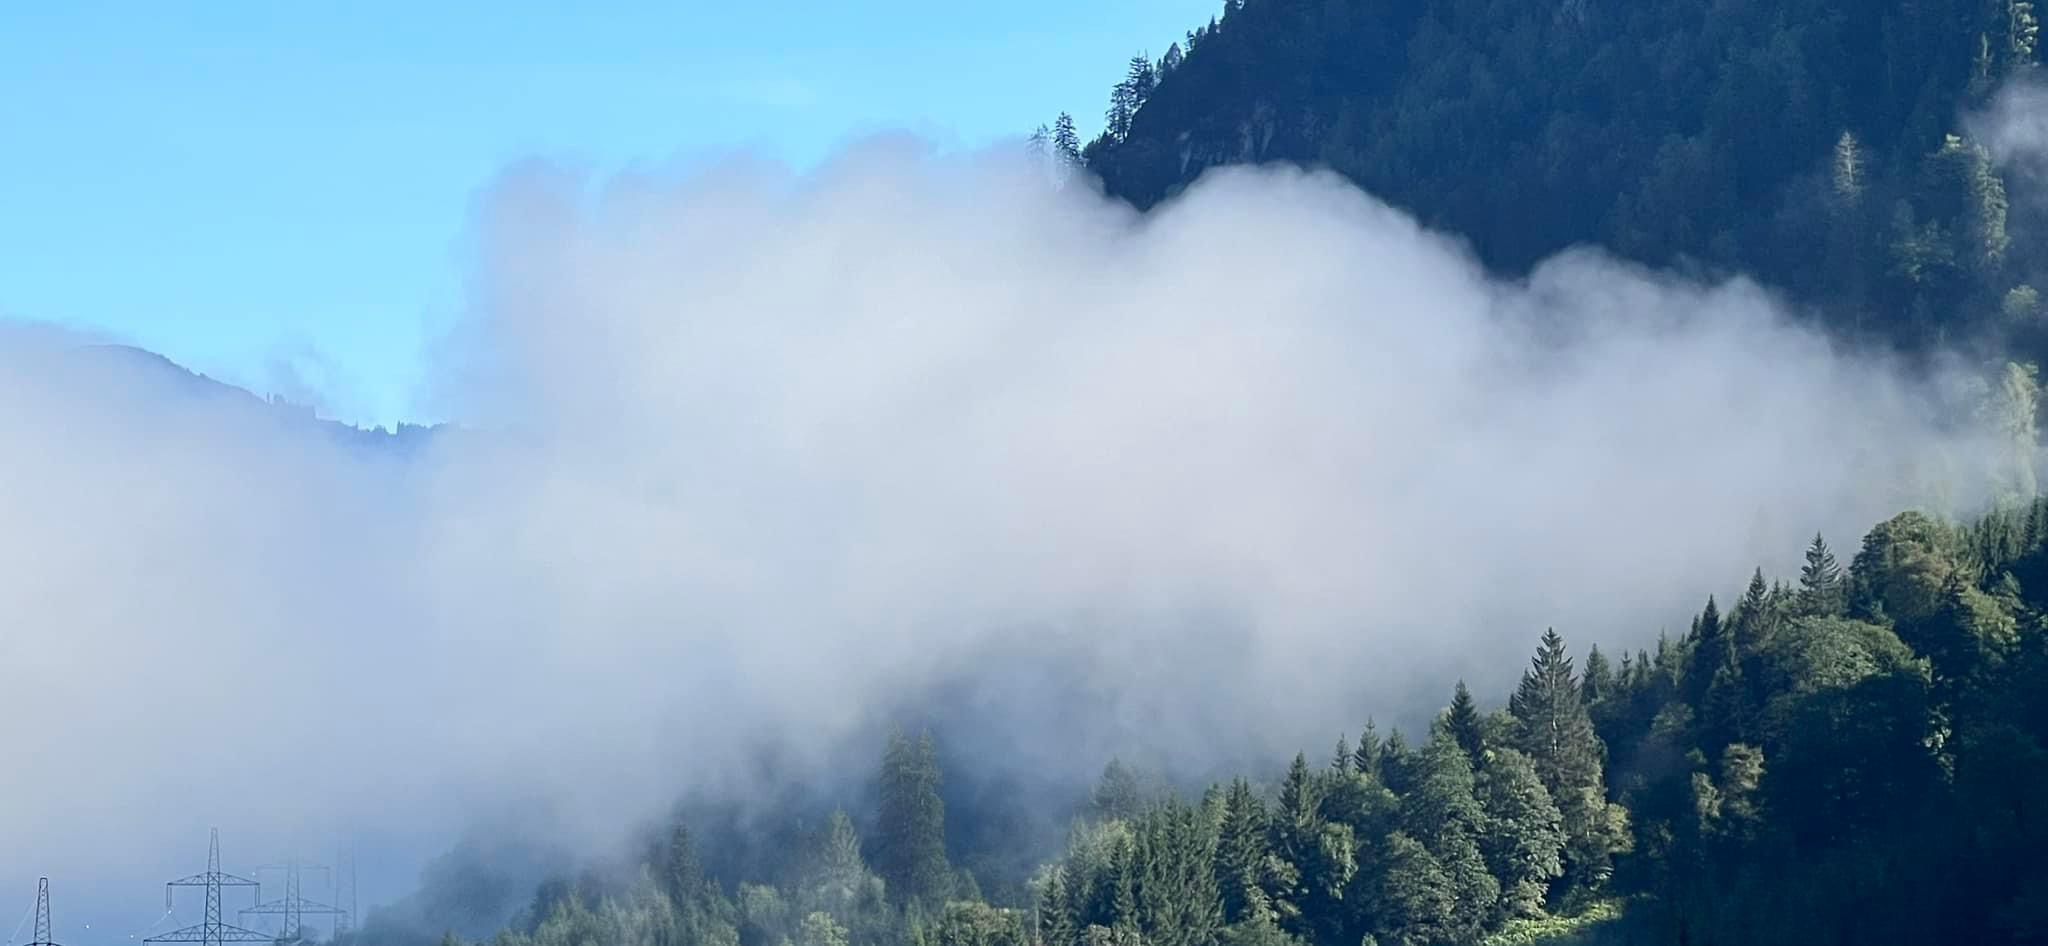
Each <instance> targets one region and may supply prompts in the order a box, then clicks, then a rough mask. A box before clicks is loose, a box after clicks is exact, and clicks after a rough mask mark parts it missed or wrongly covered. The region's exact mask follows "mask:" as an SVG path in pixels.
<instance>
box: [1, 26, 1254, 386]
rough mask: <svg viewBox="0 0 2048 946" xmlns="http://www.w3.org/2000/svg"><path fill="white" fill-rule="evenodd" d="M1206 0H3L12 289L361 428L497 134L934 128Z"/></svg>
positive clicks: (501, 144)
mask: <svg viewBox="0 0 2048 946" xmlns="http://www.w3.org/2000/svg"><path fill="white" fill-rule="evenodd" d="M1218 5H1219V4H1217V3H1212V2H1210V0H1127V2H1121V3H1111V4H1100V3H1095V2H1089V0H1032V2H1027V3H1017V4H1003V5H1000V6H998V5H991V4H985V3H975V2H960V0H955V2H932V0H867V2H862V3H850V2H824V0H816V2H812V3H794V2H785V0H735V2H729V3H719V4H712V3H703V2H698V0H682V2H672V3H657V2H631V3H624V2H621V3H590V4H569V3H540V2H512V0H497V2H491V3H480V2H466V0H463V2H436V3H395V2H338V0H325V2H321V0H287V2H277V0H269V2H213V3H205V2H194V3H165V2H132V3H105V2H90V0H86V2H73V3H6V4H0V316H4V317H12V318H19V319H30V320H36V321H51V322H57V323H61V324H67V325H74V326H80V327H85V328H89V329H96V330H101V331H105V332H108V333H112V334H114V335H115V336H117V337H120V338H122V339H124V340H128V341H132V342H134V343H136V344H140V345H142V346H144V347H147V348H151V349H153V350H156V351H160V352H162V353H164V354H166V355H168V356H170V357H171V358H173V359H175V360H177V361H180V362H182V363H184V364H186V365H187V366H189V367H192V368H194V369H196V370H200V371H204V372H206V373H208V374H212V375H214V376H216V377H222V378H226V379H228V380H232V381H235V382H237V383H242V384H245V385H248V386H250V387H253V388H255V389H258V390H259V391H278V392H281V393H286V394H291V395H297V396H301V397H304V396H307V393H308V392H306V391H303V390H296V389H295V387H296V386H295V383H294V382H293V380H292V379H294V378H303V379H304V380H305V381H306V382H307V383H308V384H309V385H310V387H311V388H312V389H313V390H314V391H316V392H317V393H318V396H319V400H320V401H321V402H322V406H323V408H324V411H325V412H326V413H329V414H332V415H334V416H338V417H340V418H342V419H345V420H350V421H353V422H358V423H377V424H388V423H391V422H393V421H395V420H398V419H433V418H421V417H420V416H419V415H418V414H416V413H415V408H414V405H413V403H412V395H413V391H414V389H415V387H416V385H417V383H418V382H419V380H420V375H421V372H422V371H423V370H424V366H423V364H422V361H421V346H422V343H423V342H424V341H425V340H426V339H428V338H429V337H430V336H431V333H434V332H436V331H438V330H439V328H440V327H441V326H445V325H446V324H447V322H448V320H449V319H450V318H451V317H452V315H453V313H454V311H455V310H456V308H457V306H458V305H459V302H460V290H461V283H462V275H463V274H462V271H461V266H460V260H459V257H458V255H457V244H458V240H459V238H460V236H461V234H462V229H463V225H464V222H465V218H466V214H467V212H468V209H469V206H470V201H471V200H472V198H473V197H474V196H475V194H476V192H477V189H478V187H479V186H480V185H482V184H483V183H485V182H486V181H487V180H488V179H489V177H490V176H491V175H492V174H493V173H494V172H495V171H496V170H497V169H498V168H500V167H502V166H503V165H504V164H506V163H507V162H509V161H513V160H516V159H519V158H523V157H529V156H535V155H539V156H547V157H556V158H564V159H570V160H576V161H584V162H595V163H597V164H598V165H599V166H616V165H620V164H624V163H628V162H635V161H659V160H664V159H668V158H674V157H677V156H685V155H693V154H702V153H705V152H716V151H725V150H732V149H739V148H745V149H751V150H754V151H757V152H761V153H766V154H769V155H773V156H776V157H780V158H782V159H784V160H787V161H791V162H795V163H798V164H806V163H810V162H813V161H815V160H817V159H818V158H819V157H821V156H823V155H825V154H827V153H829V152H830V150H831V149H832V148H833V147H834V145H835V144H836V143H837V142H840V141H842V140H844V139H845V138H846V137H847V136H849V135H855V134H860V133H864V132H870V131H877V130H883V129H909V130H912V131H916V132H920V133H923V134H925V135H927V136H928V137H932V138H933V139H935V140H937V141H939V142H941V143H946V144H961V145H973V144H977V143H981V142H985V141H988V140H991V139H993V138H996V137H998V136H1002V135H1010V134H1023V133H1025V132H1027V131H1029V129H1030V128H1031V127H1032V126H1034V125H1036V124H1038V123H1039V122H1042V121H1050V120H1051V118H1052V116H1053V115H1055V114H1057V113H1058V112H1059V111H1060V110H1061V109H1066V110H1070V111H1073V112H1074V113H1075V114H1076V116H1077V117H1078V118H1079V119H1080V121H1081V124H1082V128H1083V131H1084V132H1086V131H1088V130H1090V129H1092V128H1094V127H1099V121H1100V112H1101V110H1102V106H1103V105H1104V104H1105V101H1106V97H1107V95H1108V89H1109V86H1110V84H1111V83H1112V82H1114V81H1115V80H1116V79H1117V78H1118V77H1119V76H1120V75H1121V73H1122V71H1123V64H1124V62H1125V60H1127V59H1128V58H1129V57H1130V55H1131V53H1133V52H1135V51H1137V50H1140V49H1144V50H1146V51H1148V52H1150V53H1152V54H1153V55H1155V56H1156V55H1157V54H1158V53H1160V52H1161V51H1163V50H1164V48H1165V46H1166V44H1167V43H1168V42H1171V41H1172V40H1174V39H1175V38H1178V37H1179V36H1181V35H1182V33H1183V32H1184V31H1185V30H1186V29H1187V28H1188V27H1191V26H1193V25H1195V24H1196V23H1197V22H1198V21H1206V20H1207V19H1208V17H1209V15H1210V13H1211V12H1213V11H1212V10H1211V7H1214V6H1218ZM572 9H575V10H581V11H583V12H581V13H571V12H569V11H571V10H572Z"/></svg>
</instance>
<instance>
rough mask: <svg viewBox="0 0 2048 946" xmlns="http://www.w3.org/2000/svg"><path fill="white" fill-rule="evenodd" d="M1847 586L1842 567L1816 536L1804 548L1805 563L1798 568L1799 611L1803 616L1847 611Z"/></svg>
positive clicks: (1818, 535) (1825, 544) (1824, 615)
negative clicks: (1803, 613) (1805, 614)
mask: <svg viewBox="0 0 2048 946" xmlns="http://www.w3.org/2000/svg"><path fill="white" fill-rule="evenodd" d="M1847 591H1848V584H1847V582H1846V581H1844V580H1843V578H1842V566H1841V565H1840V563H1838V562H1836V561H1835V553H1834V552H1833V551H1832V550H1830V549H1829V548H1828V543H1827V540H1826V539H1823V538H1821V535H1820V533H1818V532H1816V533H1814V534H1813V544H1812V545H1809V546H1807V547H1806V564H1805V565H1804V566H1803V567H1801V568H1800V569H1799V601H1800V609H1801V610H1802V611H1804V612H1806V613H1807V614H1815V615H1820V616H1822V617H1838V616H1840V615H1841V614H1842V613H1843V612H1844V611H1845V610H1847V608H1848V595H1847Z"/></svg>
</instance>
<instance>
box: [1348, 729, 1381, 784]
mask: <svg viewBox="0 0 2048 946" xmlns="http://www.w3.org/2000/svg"><path fill="white" fill-rule="evenodd" d="M1382 752H1383V749H1382V747H1381V745H1380V734H1379V731H1378V730H1377V729H1376V728H1375V727H1374V726H1373V722H1372V720H1371V719H1367V720H1366V721H1365V729H1364V730H1362V731H1360V732H1359V734H1358V747H1357V748H1355V749H1353V750H1351V768H1352V771H1355V772H1357V773H1358V774H1360V775H1363V776H1365V777H1366V778H1369V779H1371V780H1373V781H1375V782H1381V781H1384V778H1383V775H1382V773H1381V772H1380V757H1381V754H1382Z"/></svg>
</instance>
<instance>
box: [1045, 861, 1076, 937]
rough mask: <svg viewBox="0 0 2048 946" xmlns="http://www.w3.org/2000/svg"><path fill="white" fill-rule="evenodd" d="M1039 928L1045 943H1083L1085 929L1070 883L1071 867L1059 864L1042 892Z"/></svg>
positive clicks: (1048, 877)
mask: <svg viewBox="0 0 2048 946" xmlns="http://www.w3.org/2000/svg"><path fill="white" fill-rule="evenodd" d="M1038 929H1039V936H1040V938H1041V939H1042V940H1043V941H1044V943H1045V946H1079V944H1080V938H1081V930H1080V927H1079V924H1078V923H1077V922H1076V917H1075V910H1074V904H1073V895H1072V893H1071V892H1070V890H1069V888H1068V886H1067V869H1066V867H1065V866H1064V865H1055V866H1054V867H1053V868H1052V871H1051V873H1049V874H1047V875H1046V878H1045V886H1044V887H1042V888H1040V890H1039V892H1038Z"/></svg>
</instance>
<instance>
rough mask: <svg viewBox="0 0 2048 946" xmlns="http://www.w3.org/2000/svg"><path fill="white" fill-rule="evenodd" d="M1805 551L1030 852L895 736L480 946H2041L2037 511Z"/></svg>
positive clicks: (576, 892)
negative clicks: (735, 828) (1672, 610)
mask: <svg viewBox="0 0 2048 946" xmlns="http://www.w3.org/2000/svg"><path fill="white" fill-rule="evenodd" d="M1805 562H1806V564H1805V566H1804V567H1803V568H1802V569H1801V570H1800V572H1799V574H1798V575H1797V576H1794V577H1792V578H1791V579H1790V580H1789V581H1788V580H1772V579H1770V578H1767V577H1766V576H1765V575H1764V574H1762V573H1761V572H1760V571H1759V572H1757V573H1755V574H1753V575H1752V576H1751V577H1750V579H1749V582H1748V585H1747V589H1746V591H1745V592H1744V593H1743V594H1742V595H1741V596H1740V598H1739V599H1737V600H1735V601H1732V602H1729V603H1727V604H1726V605H1723V604H1722V603H1721V602H1718V601H1716V600H1714V599H1713V598H1711V597H1709V598H1707V599H1706V600H1705V602H1704V605H1703V607H1702V608H1701V609H1700V612H1699V614H1698V615H1697V616H1696V617H1695V618H1693V620H1692V621H1691V625H1690V627H1689V628H1688V629H1687V630H1686V631H1685V633H1683V634H1682V635H1673V636H1666V637H1660V638H1659V639H1658V640H1657V642H1656V644H1655V646H1654V647H1650V648H1643V649H1638V650H1634V651H1620V652H1615V653H1610V652H1608V651H1605V650H1602V649H1600V648H1599V647H1597V646H1586V647H1584V649H1583V650H1578V649H1576V646H1575V645H1574V644H1572V643H1570V642H1568V641H1567V639H1566V638H1565V637H1564V636H1563V635H1561V634H1560V633H1558V632H1556V631H1554V630H1549V631H1544V632H1543V633H1542V634H1541V635H1540V636H1539V637H1538V638H1537V639H1536V640H1535V642H1534V645H1535V646H1534V653H1533V655H1532V656H1531V657H1530V658H1529V663H1528V665H1527V668H1526V669H1525V670H1524V672H1523V673H1522V676H1521V681H1520V684H1519V685H1518V686H1517V687H1516V688H1515V689H1514V691H1513V692H1512V693H1508V694H1504V695H1496V696H1504V697H1505V699H1504V700H1501V699H1493V700H1490V701H1489V700H1483V699H1482V698H1480V697H1478V696H1475V695H1474V694H1473V693H1471V692H1470V691H1468V690H1467V689H1466V687H1465V686H1464V685H1463V684H1462V683H1458V684H1455V685H1454V686H1453V687H1451V688H1449V692H1448V694H1447V703H1446V705H1445V707H1444V709H1443V710H1442V711H1441V713H1439V714H1438V715H1437V717H1436V719H1435V721H1434V723H1433V724H1432V725H1430V726H1429V728H1428V731H1427V732H1417V733H1414V734H1412V735H1411V734H1407V733H1403V732H1400V731H1398V730H1381V729H1379V728H1377V727H1376V726H1375V725H1374V724H1373V723H1372V722H1371V721H1370V720H1367V721H1365V722H1364V725H1363V726H1362V728H1361V729H1360V730H1359V731H1357V732H1355V733H1351V734H1347V735H1340V736H1337V737H1335V738H1334V739H1333V743H1334V745H1333V748H1331V749H1330V750H1328V751H1327V752H1317V753H1315V755H1314V756H1313V757H1311V756H1310V755H1307V754H1302V755H1298V756H1296V757H1295V759H1294V761H1293V764H1292V765H1291V766H1289V767H1287V769H1286V770H1285V771H1283V772H1258V773H1248V774H1246V775H1245V776H1244V777H1240V778H1236V779H1233V780H1230V781H1228V782H1227V783H1219V784H1213V785H1210V786H1208V787H1207V789H1206V790H1205V791H1199V792H1193V793H1190V792H1184V791H1176V790H1175V789H1174V788H1173V787H1171V786H1169V785H1167V784H1166V783H1165V782H1164V781H1163V780H1160V779H1155V778H1151V777H1149V776H1147V775H1146V774H1144V773H1140V772H1137V771H1134V770H1133V769H1131V768H1130V767H1127V766H1125V765H1123V764H1121V763H1119V762H1115V761H1112V762H1110V763H1109V764H1108V766H1107V767H1106V769H1105V770H1104V771H1103V773H1102V776H1101V779H1100V782H1099V784H1098V785H1097V787H1096V788H1095V789H1094V791H1093V793H1092V794H1091V795H1090V796H1088V797H1086V798H1077V799H1074V800H1073V801H1074V808H1073V815H1074V816H1073V820H1072V822H1071V826H1070V829H1069V836H1068V841H1067V843H1066V846H1065V849H1064V851H1057V852H1051V855H1050V857H1049V859H1048V860H1047V861H1045V862H1044V863H1038V862H1037V861H1036V859H1034V858H1019V857H1017V856H1015V855H1017V854H1018V853H1019V849H1027V850H1028V848H1029V847H1030V844H1029V842H1028V841H1027V840H1026V839H1025V838H1023V837H1021V836H1017V835H1006V834H1005V833H1004V832H1002V831H990V830H988V826H986V825H979V826H977V825H975V824H973V823H971V820H972V819H962V818H961V817H960V816H959V815H958V814H957V813H949V810H948V805H947V803H946V801H945V793H944V791H943V788H944V779H945V773H944V772H942V771H941V765H940V761H939V753H938V750H937V747H936V746H935V744H934V741H933V739H932V737H930V736H928V735H926V736H922V737H911V736H906V735H903V734H902V733H900V732H899V733H898V734H897V735H895V736H894V737H893V738H891V739H890V740H889V742H888V745H887V747H886V749H885V751H884V752H883V753H882V756H881V758H880V760H879V763H878V764H877V765H876V768H875V771H874V776H873V778H874V785H875V791H874V793H873V795H872V801H871V805H870V807H869V808H868V809H867V810H861V811H856V812H851V813H849V812H845V811H838V812H833V813H831V814H830V816H829V817H826V818H823V819H821V820H819V821H817V822H815V823H807V822H806V821H805V816H804V815H803V814H802V813H799V812H794V811H792V812H791V813H790V814H789V817H788V818H787V819H786V820H785V821H783V822H782V823H781V828H782V829H790V830H787V833H786V834H785V835H782V836H778V837H776V838H774V839H773V841H772V842H771V843H769V844H767V845H765V847H766V848H767V850H766V851H765V852H764V851H762V850H758V849H757V850H754V851H753V852H752V853H751V854H750V855H749V856H748V857H747V858H746V860H745V861H744V862H742V861H740V860H736V859H735V857H734V856H733V854H732V851H731V848H732V847H733V846H734V844H735V842H734V840H733V839H731V838H730V837H727V838H723V839H721V838H719V837H717V836H715V835H711V836H708V837H707V834H706V832H705V831H704V830H702V827H703V826H702V825H701V824H693V823H692V822H691V819H690V818H689V817H688V816H681V817H679V818H678V819H677V820H676V821H675V822H674V823H673V824H671V825H668V826H666V827H665V828H662V829H660V830H657V831H652V832H650V834H649V836H648V838H647V841H646V844H645V847H644V854H643V855H642V856H640V857H639V858H637V859H635V861H634V862H633V863H631V864H628V865H625V866H623V867H615V868H612V869H607V870H589V871H585V872H584V873H582V874H580V875H576V876H572V877H563V878H561V879H559V880H556V881H552V882H550V883H548V884H546V885H544V886H543V887H542V888H541V890H540V891H539V892H538V894H537V895H536V896H535V898H534V900H533V901H532V903H531V905H530V906H529V907H528V908H527V909H526V910H525V911H524V912H523V913H522V915H521V916H520V917H519V918H518V919H517V920H516V921H515V922H514V924H513V926H512V928H510V929H507V930H505V931H503V932H501V933H499V934H498V935H497V936H496V937H495V938H494V939H492V940H491V942H492V943H494V944H495V946H574V944H646V946H694V944H722V946H882V944H901V943H914V944H923V946H1102V944H1122V946H1135V944H1140V943H1149V944H1160V946H1215V944H1230V946H1250V944H1259V946H1287V944H1319V946H1334V944H1343V946H1351V944H1417V946H1420V944H1454V943H1487V944H1510V943H1609V942H1612V943H1624V942H1625V943H1675V944H1676V943H1683V944H1694V943H1699V944H1706V943H1763V944H1768V943H1786V944H1810V943H1822V942H1825V943H1859V944H1870V943H1927V942H1975V943H2027V942H2039V941H2041V940H2042V939H2043V938H2044V937H2048V861H2043V859H2041V858H2040V857H2039V856H2038V853H2037V852H2038V850H2039V849H2040V847H2041V846H2042V845H2043V844H2044V843H2048V810H2044V808H2048V806H2044V805H2042V804H2041V803H2040V801H2039V800H2040V799H2041V798H2044V797H2048V690H2044V689H2043V688H2042V687H2040V686H2038V685H2037V682H2038V681H2039V680H2042V679H2048V500H2042V501H2036V502H2033V503H2031V504H2018V503H2014V504H2008V505H2007V506H2006V507H2005V508H2003V509H2001V510H1999V511H1996V512H1993V513H1991V514H1989V515H1987V516H1985V517H1983V518H1981V519H1978V520H1976V521H1973V522H1970V523H1967V524H1951V523H1945V522H1942V521H1939V520H1936V519H1934V518H1930V517H1928V516H1925V515H1922V514H1920V513H1905V514H1902V515H1899V516H1897V517H1895V518H1893V519H1891V520H1889V521H1887V522H1884V523H1882V524H1880V525H1878V526H1877V527H1876V528H1874V529H1872V530H1871V531H1870V533H1869V534H1868V535H1866V536H1864V538H1863V541H1862V543H1861V545H1860V547H1859V548H1858V549H1857V550H1856V551H1855V552H1854V554H1853V555H1852V556H1851V557H1850V558H1849V560H1848V561H1847V562H1846V563H1845V562H1843V561H1841V560H1840V559H1839V558H1838V556H1837V555H1836V554H1835V552H1834V551H1833V550H1831V549H1830V548H1829V546H1828V545H1827V543H1826V542H1825V540H1824V539H1823V538H1822V537H1819V536H1816V537H1815V538H1814V540H1813V542H1812V545H1811V547H1810V548H1809V549H1807V551H1806V554H1805ZM969 864H973V865H976V866H975V867H968V866H965V865H969ZM720 865H722V866H720ZM373 931H374V924H373V928H372V930H371V931H366V932H365V933H364V934H359V935H360V936H363V937H365V938H366V939H369V940H371V941H374V940H375V939H376V937H375V936H374V932H373ZM447 940H448V941H449V942H456V941H458V940H457V939H456V937H454V936H453V934H450V935H449V936H448V937H447Z"/></svg>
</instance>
